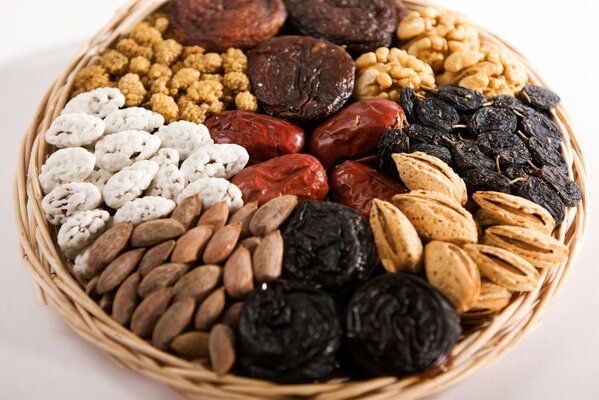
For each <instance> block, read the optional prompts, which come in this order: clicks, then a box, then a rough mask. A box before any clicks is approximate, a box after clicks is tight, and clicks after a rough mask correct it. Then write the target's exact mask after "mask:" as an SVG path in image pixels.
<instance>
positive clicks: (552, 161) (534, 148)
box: [527, 136, 568, 174]
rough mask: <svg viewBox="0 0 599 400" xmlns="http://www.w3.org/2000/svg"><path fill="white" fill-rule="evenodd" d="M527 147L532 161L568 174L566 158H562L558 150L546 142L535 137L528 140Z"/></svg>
mask: <svg viewBox="0 0 599 400" xmlns="http://www.w3.org/2000/svg"><path fill="white" fill-rule="evenodd" d="M527 146H528V150H529V151H530V154H531V155H532V159H533V160H534V161H535V162H536V163H537V164H539V165H541V166H543V165H549V166H552V167H558V168H560V169H561V170H562V171H565V173H566V174H567V173H568V172H567V171H568V167H567V166H566V162H565V161H564V156H562V153H560V151H559V149H558V148H555V147H553V146H552V145H551V144H549V143H548V142H547V141H546V140H544V139H541V138H538V137H536V136H533V137H531V138H530V139H529V140H528V143H527Z"/></svg>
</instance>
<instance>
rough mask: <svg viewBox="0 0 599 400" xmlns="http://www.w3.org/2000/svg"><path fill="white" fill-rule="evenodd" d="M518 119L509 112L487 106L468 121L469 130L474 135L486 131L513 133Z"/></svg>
mask: <svg viewBox="0 0 599 400" xmlns="http://www.w3.org/2000/svg"><path fill="white" fill-rule="evenodd" d="M517 125H518V118H516V114H514V113H513V112H512V111H510V110H506V109H505V108H500V107H495V106H489V107H483V108H481V109H479V110H478V111H477V112H475V113H474V114H473V115H472V118H471V119H470V125H469V127H470V130H471V131H472V132H474V133H476V134H480V133H483V132H488V131H504V132H515V131H516V127H517Z"/></svg>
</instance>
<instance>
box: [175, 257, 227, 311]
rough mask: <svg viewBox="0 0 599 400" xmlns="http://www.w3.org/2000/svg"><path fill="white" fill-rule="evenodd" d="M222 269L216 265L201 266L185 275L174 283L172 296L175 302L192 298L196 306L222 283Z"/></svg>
mask: <svg viewBox="0 0 599 400" xmlns="http://www.w3.org/2000/svg"><path fill="white" fill-rule="evenodd" d="M222 275H223V272H222V268H221V267H219V266H218V265H203V266H201V267H197V268H195V269H194V270H192V271H190V272H188V273H187V274H185V275H184V276H183V277H181V279H179V280H178V281H177V283H175V287H174V288H173V295H174V297H175V301H179V300H182V299H185V298H187V297H191V298H194V299H195V300H196V301H197V302H198V304H199V303H201V302H202V301H204V299H205V298H206V297H208V295H209V294H210V293H211V292H212V290H214V288H215V287H217V286H219V285H220V284H221V282H222Z"/></svg>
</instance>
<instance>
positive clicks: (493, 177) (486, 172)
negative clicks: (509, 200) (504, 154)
mask: <svg viewBox="0 0 599 400" xmlns="http://www.w3.org/2000/svg"><path fill="white" fill-rule="evenodd" d="M462 179H463V180H464V182H465V183H466V188H468V193H470V194H472V193H474V192H478V191H481V190H492V191H495V192H503V193H509V192H510V190H511V184H510V180H509V179H508V178H506V177H505V176H503V175H501V174H498V173H497V172H495V171H493V170H491V169H487V168H476V169H471V170H468V171H466V172H464V173H463V174H462Z"/></svg>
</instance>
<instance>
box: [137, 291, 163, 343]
mask: <svg viewBox="0 0 599 400" xmlns="http://www.w3.org/2000/svg"><path fill="white" fill-rule="evenodd" d="M172 295H173V288H170V287H166V288H162V289H159V290H157V291H155V292H154V293H152V294H151V295H149V296H148V297H147V298H145V299H144V300H143V301H142V302H141V303H140V304H139V306H137V308H136V309H135V312H133V316H132V317H131V332H133V333H135V334H136V335H137V336H139V337H142V338H145V337H149V336H150V335H151V334H152V331H153V330H154V326H156V322H158V319H159V318H160V316H162V314H164V312H165V311H166V309H167V307H168V304H169V302H170V300H171V297H172Z"/></svg>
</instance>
